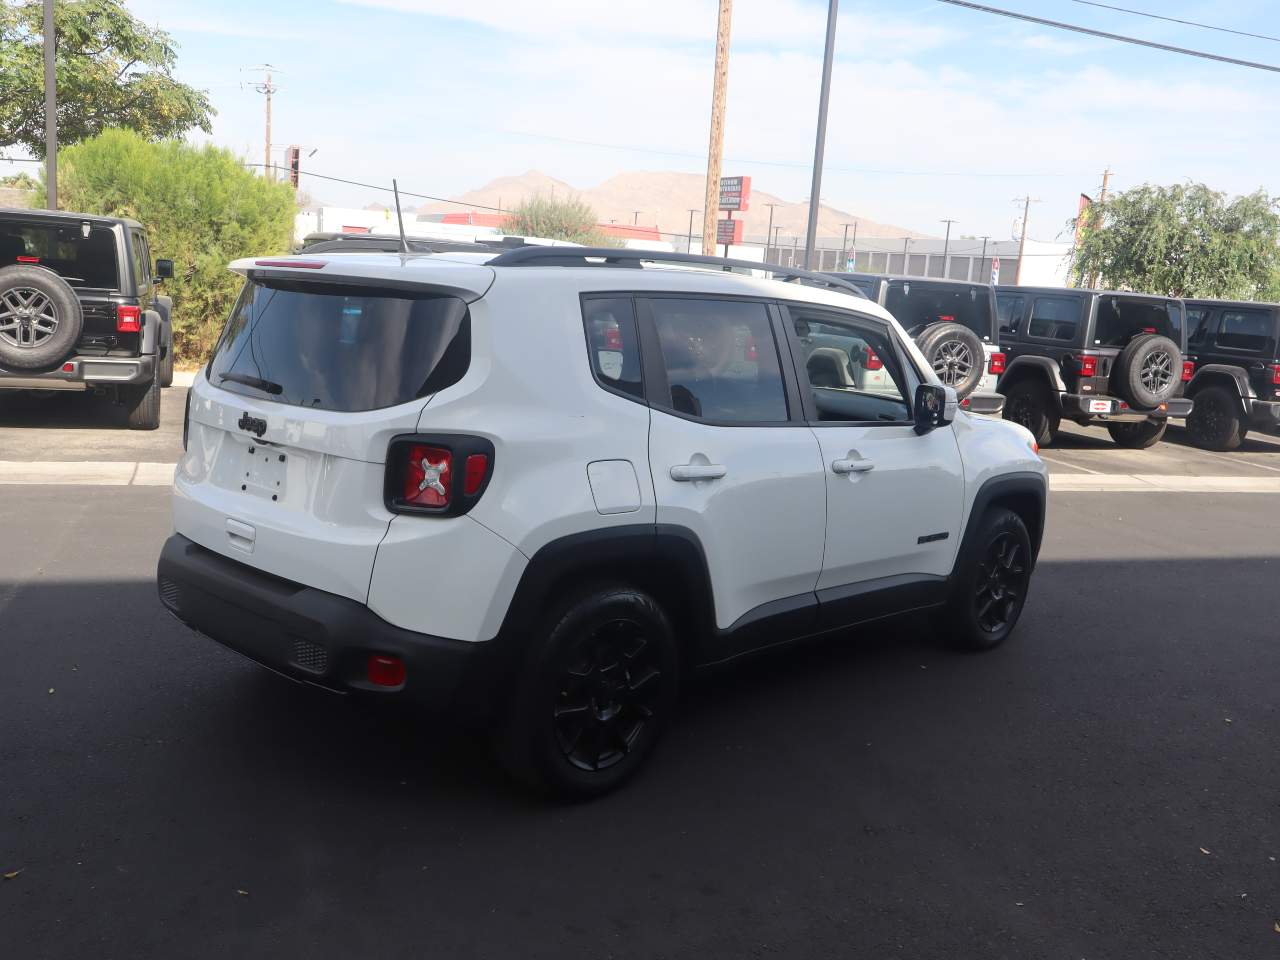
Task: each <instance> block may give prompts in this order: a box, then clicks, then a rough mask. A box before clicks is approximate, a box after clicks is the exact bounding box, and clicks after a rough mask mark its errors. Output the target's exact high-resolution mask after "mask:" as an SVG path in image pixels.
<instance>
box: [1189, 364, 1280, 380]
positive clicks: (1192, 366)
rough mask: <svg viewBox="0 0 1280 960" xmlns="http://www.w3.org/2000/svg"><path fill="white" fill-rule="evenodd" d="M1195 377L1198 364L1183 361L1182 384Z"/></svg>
mask: <svg viewBox="0 0 1280 960" xmlns="http://www.w3.org/2000/svg"><path fill="white" fill-rule="evenodd" d="M1276 369H1278V370H1280V367H1277V368H1276ZM1195 375H1196V362H1195V361H1194V360H1183V361H1182V382H1183V383H1186V382H1187V381H1188V380H1190V379H1191V378H1192V377H1194V376H1195ZM1277 382H1280V381H1277Z"/></svg>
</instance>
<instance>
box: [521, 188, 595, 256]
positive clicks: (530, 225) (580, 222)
mask: <svg viewBox="0 0 1280 960" xmlns="http://www.w3.org/2000/svg"><path fill="white" fill-rule="evenodd" d="M503 229H504V230H506V231H507V232H508V233H515V234H520V235H521V236H526V237H546V238H547V239H549V240H568V241H570V242H571V243H581V244H585V245H587V246H593V247H609V246H616V244H615V242H614V240H613V238H612V237H607V236H605V234H604V232H603V231H602V230H601V229H600V224H599V223H598V222H597V220H596V212H595V211H594V210H592V209H591V206H590V205H589V204H587V203H585V202H584V201H582V200H579V199H578V198H577V197H569V198H567V199H562V198H557V197H545V196H542V195H541V194H534V195H533V196H531V197H528V198H526V199H525V200H522V201H520V203H519V204H518V205H517V206H516V208H515V209H514V210H512V211H511V215H510V216H509V217H508V218H507V219H506V221H505V223H504V224H503Z"/></svg>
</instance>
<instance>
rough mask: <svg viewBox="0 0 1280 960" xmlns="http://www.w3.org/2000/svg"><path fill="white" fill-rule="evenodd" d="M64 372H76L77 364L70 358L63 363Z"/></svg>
mask: <svg viewBox="0 0 1280 960" xmlns="http://www.w3.org/2000/svg"><path fill="white" fill-rule="evenodd" d="M62 372H63V373H75V372H76V365H75V364H74V363H72V362H71V361H70V360H68V361H67V362H66V363H64V364H63V365H62Z"/></svg>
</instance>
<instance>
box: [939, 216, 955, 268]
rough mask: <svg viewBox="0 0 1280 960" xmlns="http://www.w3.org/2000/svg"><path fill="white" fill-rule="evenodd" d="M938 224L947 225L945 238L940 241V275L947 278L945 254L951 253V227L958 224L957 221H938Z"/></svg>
mask: <svg viewBox="0 0 1280 960" xmlns="http://www.w3.org/2000/svg"><path fill="white" fill-rule="evenodd" d="M938 222H939V223H945V224H946V225H947V238H946V239H945V240H943V241H942V275H943V276H944V277H945V276H947V254H948V253H950V252H951V225H952V224H953V223H958V222H959V221H957V220H940V221H938Z"/></svg>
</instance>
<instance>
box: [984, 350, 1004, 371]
mask: <svg viewBox="0 0 1280 960" xmlns="http://www.w3.org/2000/svg"><path fill="white" fill-rule="evenodd" d="M1004 361H1005V356H1004V354H1003V353H993V354H992V355H991V364H990V366H988V367H987V369H988V370H989V371H990V372H991V373H1004Z"/></svg>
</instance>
